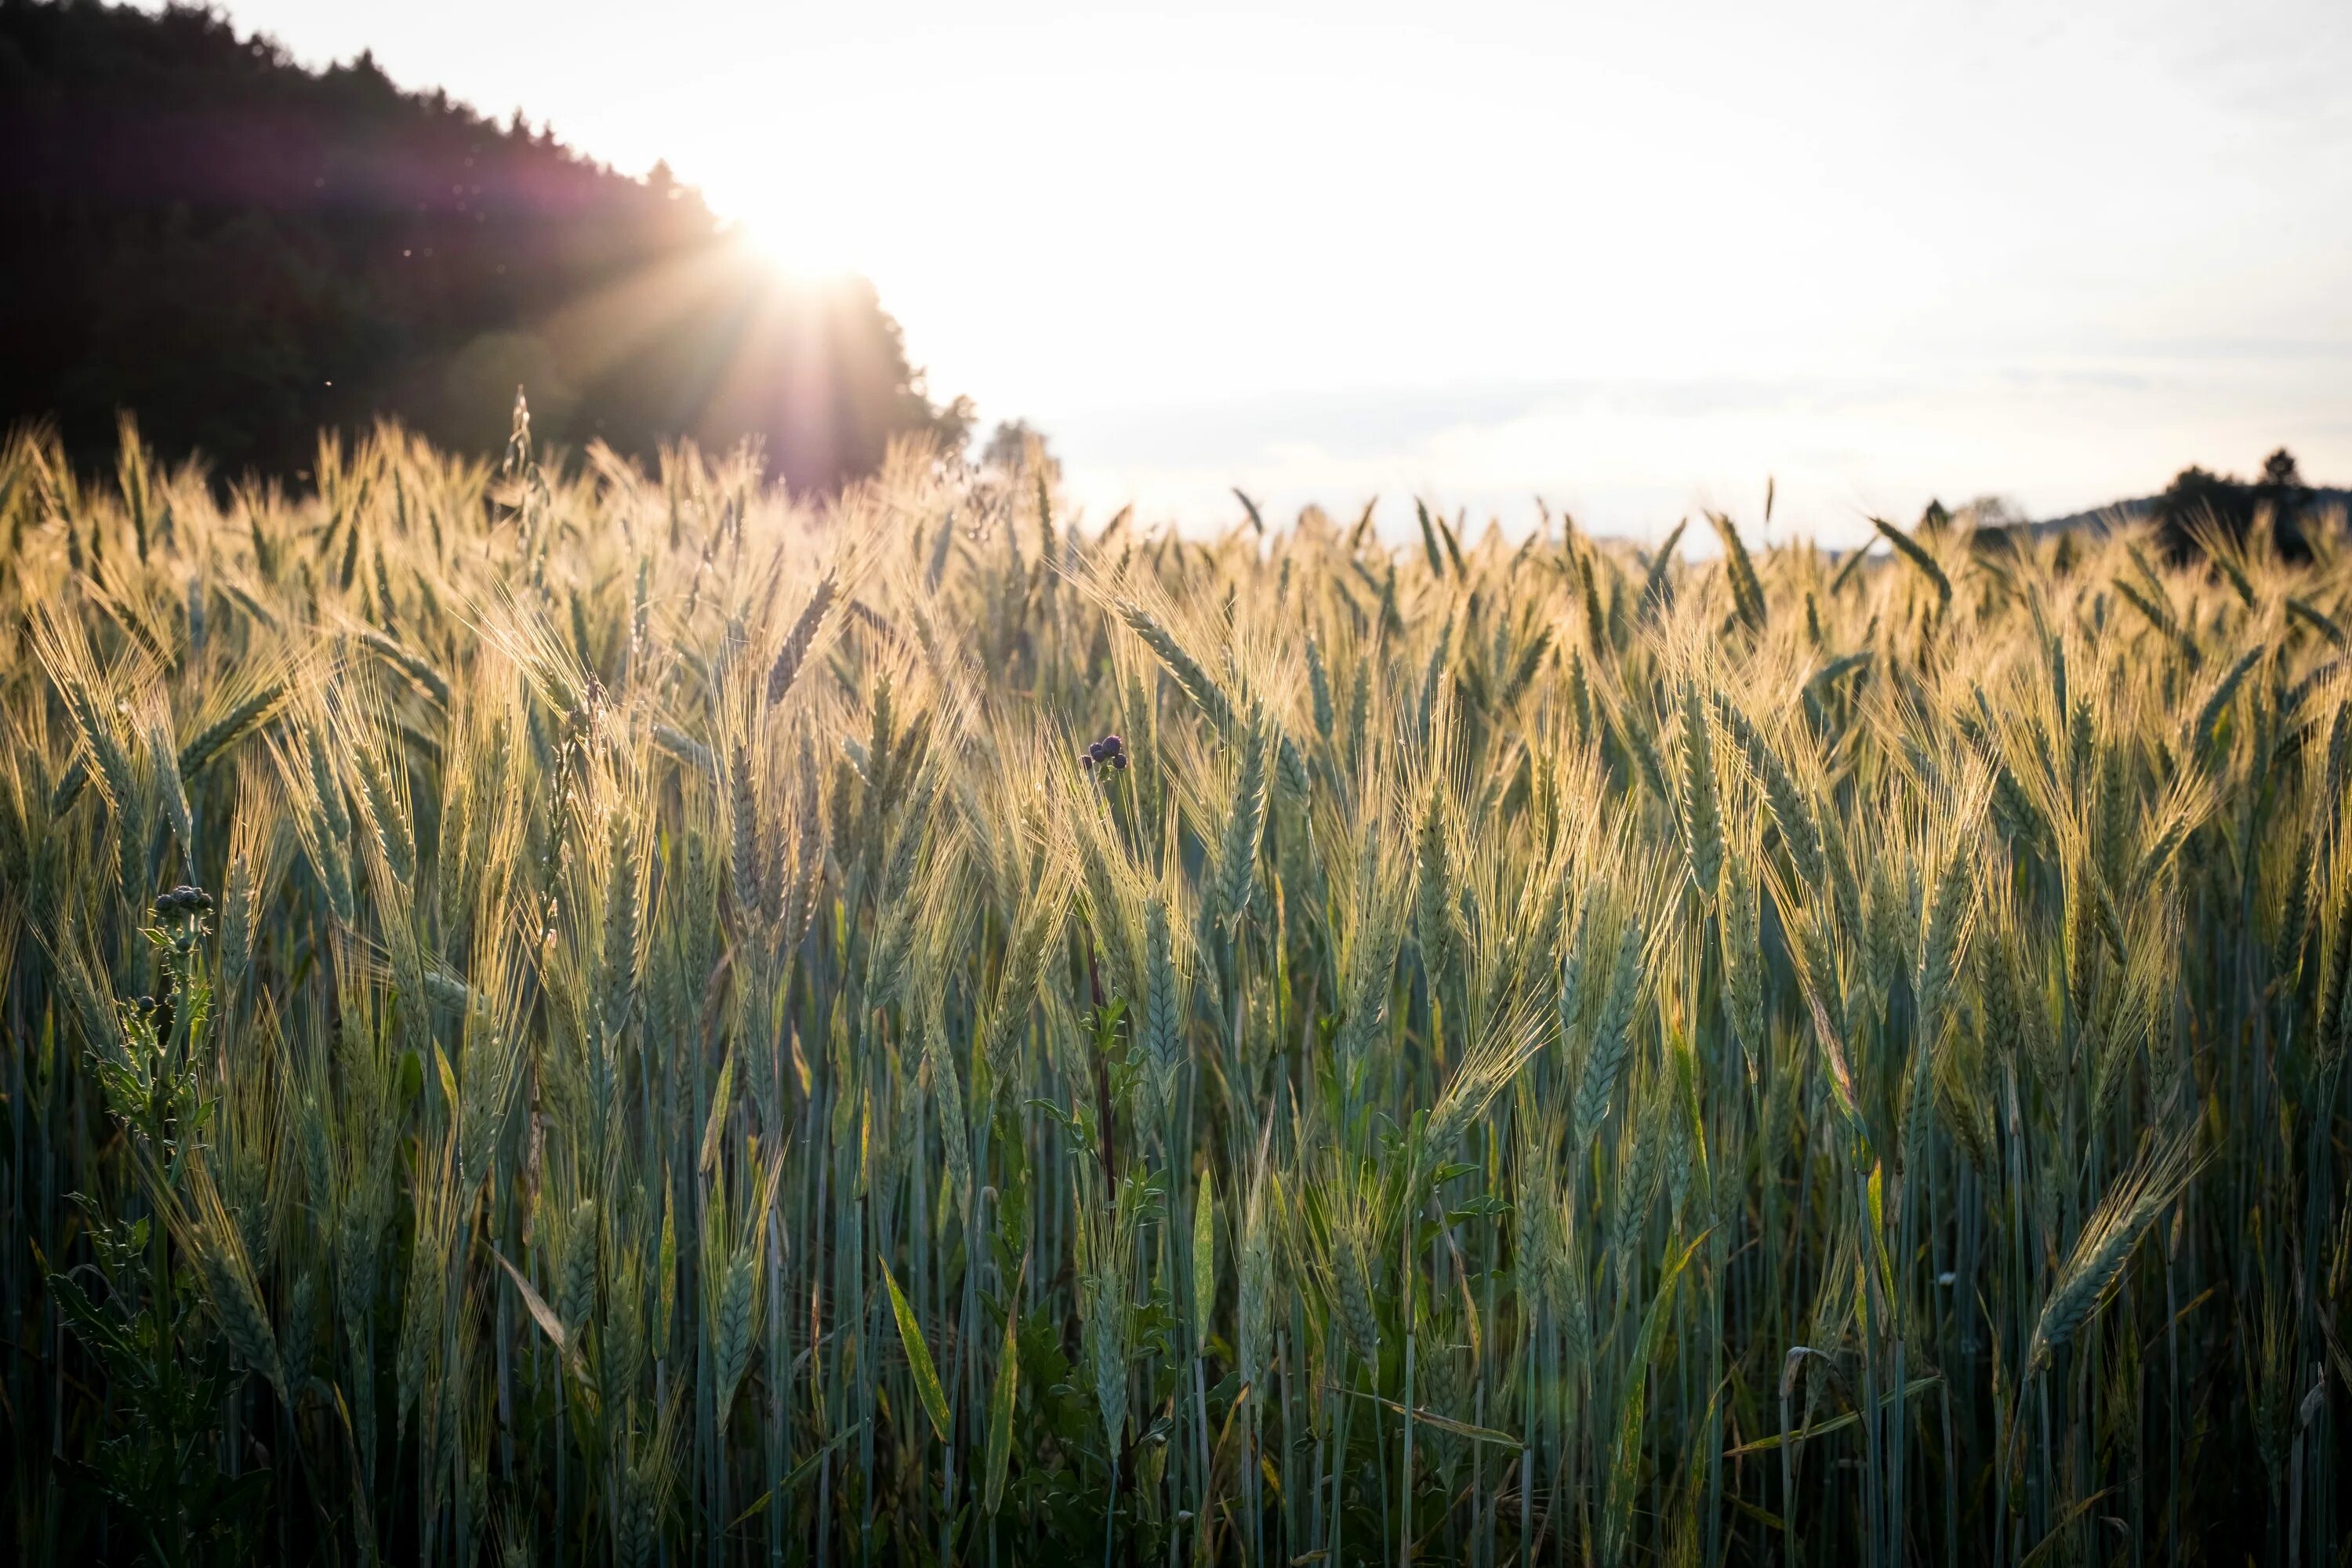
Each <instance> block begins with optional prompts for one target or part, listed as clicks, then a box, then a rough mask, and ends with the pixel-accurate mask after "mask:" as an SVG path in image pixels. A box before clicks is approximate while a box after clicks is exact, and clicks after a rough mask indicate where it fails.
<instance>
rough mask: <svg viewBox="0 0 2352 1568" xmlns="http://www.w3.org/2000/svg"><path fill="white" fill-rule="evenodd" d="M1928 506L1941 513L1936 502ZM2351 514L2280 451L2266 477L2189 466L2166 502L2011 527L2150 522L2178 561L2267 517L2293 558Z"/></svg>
mask: <svg viewBox="0 0 2352 1568" xmlns="http://www.w3.org/2000/svg"><path fill="white" fill-rule="evenodd" d="M1930 507H1931V510H1940V509H1939V508H1935V507H1934V503H1932V502H1931V503H1930ZM2347 511H2352V489H2335V488H2332V487H2327V486H2320V487H2314V486H2311V485H2308V484H2305V482H2304V479H2303V474H2302V471H2301V469H2300V468H2298V467H2297V465H2296V463H2295V460H2294V454H2293V453H2291V452H2289V451H2288V450H2287V449H2286V448H2285V447H2280V448H2278V450H2276V451H2274V452H2273V453H2272V454H2271V455H2270V456H2269V457H2267V458H2263V466H2262V469H2261V471H2260V472H2259V473H2257V474H2256V475H2255V477H2254V478H2252V479H2238V478H2236V477H2234V476H2232V475H2230V474H2217V473H2212V472H2210V471H2209V470H2207V469H2206V468H2202V467H2200V466H2198V465H2195V464H2191V465H2190V466H2189V467H2188V468H2183V469H2181V470H2180V472H2179V473H2178V474H2176V475H2174V476H2173V480H2172V483H2171V484H2169V485H2168V486H2166V487H2165V489H2164V491H2163V493H2162V494H2160V495H2152V496H2141V497H2139V498H2137V500H2119V501H2110V502H2108V503H2107V504H2106V505H2105V506H2103V507H2099V508H2097V509H2095V510H2091V511H2078V512H2073V513H2070V514H2068V515H2067V516H2064V517H2053V518H2049V519H2046V520H2045V521H2040V522H2021V523H2017V524H2014V525H2012V527H2014V528H2015V529H2017V530H2020V531H2023V532H2025V533H2028V534H2032V535H2035V536H2040V535H2045V534H2051V533H2063V532H2066V531H2070V530H2073V529H2078V528H2105V527H2106V526H2108V525H2110V524H2111V523H2116V522H2129V521H2139V520H2142V519H2146V520H2148V521H2153V522H2154V523H2155V524H2156V529H2157V534H2158V538H2159V539H2160V540H2162V542H2164V544H2165V545H2166V547H2167V548H2168V550H2170V551H2171V552H2173V553H2174V554H2176V555H2179V554H2185V553H2187V552H2189V551H2191V550H2194V549H2195V548H2197V543H2198V536H2199V534H2200V532H2201V531H2204V530H2205V529H2206V528H2208V527H2212V528H2218V529H2219V530H2221V532H2222V533H2223V534H2224V535H2228V536H2232V537H2236V536H2242V535H2243V534H2244V533H2245V531H2247V530H2248V529H2249V528H2251V527H2252V525H2253V522H2254V520H2255V519H2256V518H2257V517H2260V516H2263V515H2265V514H2267V515H2268V516H2269V517H2270V518H2271V520H2272V526H2273V537H2274V538H2275V539H2276V541H2277V542H2278V547H2279V549H2280V551H2281V552H2283V553H2284V554H2285V555H2287V556H2288V557H2290V558H2294V557H2298V556H2303V555H2306V554H2308V553H2309V545H2308V543H2307V540H2306V535H2307V532H2308V531H2309V530H2310V529H2311V528H2313V527H2315V526H2334V527H2339V528H2340V527H2341V526H2342V525H2343V520H2344V518H2345V515H2346V513H2347ZM2001 531H2008V530H2001Z"/></svg>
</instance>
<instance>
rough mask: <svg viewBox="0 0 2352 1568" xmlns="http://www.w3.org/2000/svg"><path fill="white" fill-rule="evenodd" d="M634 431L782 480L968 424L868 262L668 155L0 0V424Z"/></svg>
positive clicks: (217, 446)
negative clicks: (844, 265)
mask: <svg viewBox="0 0 2352 1568" xmlns="http://www.w3.org/2000/svg"><path fill="white" fill-rule="evenodd" d="M518 383H520V384H525V385H527V386H528V387H529V389H530V403H531V411H532V417H533V423H534V427H535V428H536V429H537V430H538V431H539V432H540V433H541V435H543V436H545V437H550V438H552V439H554V440H558V441H567V442H582V441H585V440H587V439H589V438H592V437H603V438H604V440H605V441H607V442H609V443H610V444H611V445H613V446H614V447H616V448H618V449H619V450H621V451H624V452H627V453H630V454H633V455H636V456H641V457H642V456H647V455H650V454H651V452H652V451H653V450H654V449H655V448H656V447H657V446H658V445H659V444H660V443H661V442H663V441H665V440H667V439H670V438H673V437H678V436H691V437H696V438H698V439H699V440H701V441H703V442H704V443H705V444H707V445H712V446H725V445H730V444H732V443H733V442H734V441H735V440H736V439H738V438H740V437H745V436H753V437H759V438H760V439H761V441H762V442H763V444H764V446H765V448H766V451H767V454H768V458H769V460H770V465H771V468H772V469H773V470H774V471H776V472H778V473H780V474H781V475H782V477H783V478H784V479H787V480H788V481H789V482H791V483H792V484H793V485H794V486H795V487H797V488H801V489H820V490H822V489H833V488H835V487H837V486H838V485H839V484H840V483H842V482H843V480H845V479H848V478H851V477H854V476H856V475H859V474H863V473H866V472H869V471H871V470H872V469H873V468H875V466H876V465H877V464H878V463H879V461H880V460H881V457H882V454H883V451H884V449H885V447H886V446H887V443H888V442H889V440H890V439H891V438H892V437H894V436H896V435H898V434H901V433H908V432H912V433H924V434H929V435H931V436H934V437H938V438H940V439H941V440H943V441H945V442H948V443H950V444H952V445H954V446H957V447H961V444H962V442H963V440H964V439H965V437H966V434H967V432H968V429H969V426H970V423H971V406H970V405H969V404H968V403H965V402H963V401H962V400H961V399H959V400H957V401H956V402H955V403H953V404H950V405H948V406H947V407H945V408H941V407H939V406H937V405H934V404H933V403H932V402H931V401H930V399H929V397H928V396H927V395H926V394H925V391H924V386H923V381H922V376H921V374H920V373H919V371H917V370H915V369H914V368H913V367H911V366H910V365H909V364H908V359H907V351H906V345H905V343H904V342H903V340H902V338H901V336H900V333H899V329H898V323H897V322H896V321H892V320H891V318H890V317H889V316H888V314H887V313H886V312H885V311H884V310H882V308H881V305H880V303H879V301H878V300H877V299H876V297H875V294H874V291H873V289H872V288H871V287H870V286H869V285H867V284H866V283H865V282H863V281H862V280H858V281H854V282H851V283H847V284H824V285H816V284H793V283H790V282H788V281H786V280H785V279H783V278H782V277H781V275H779V274H778V273H777V272H776V271H775V270H774V269H773V268H772V267H770V266H769V265H768V264H766V263H765V262H764V261H762V260H761V258H758V257H757V256H756V255H754V254H753V253H752V252H751V250H750V249H749V248H748V247H745V246H743V245H741V244H740V243H738V242H737V241H736V240H735V239H734V238H733V237H730V235H728V234H727V233H725V232H723V231H722V229H721V227H720V226H719V223H718V222H717V220H715V219H714V218H713V216H712V215H711V214H710V212H709V209H708V208H707V207H706V206H705V205H703V202H702V200H701V198H700V197H699V196H698V195H696V194H695V193H694V192H693V191H691V190H689V189H688V188H687V187H686V186H684V185H681V184H678V183H677V181H676V180H675V179H674V178H673V177H672V176H671V174H670V172H669V170H668V169H667V167H666V166H656V169H655V170H654V172H653V174H650V175H649V176H648V177H646V179H642V180H639V179H632V178H629V177H626V176H624V175H621V174H615V173H614V172H613V171H612V170H610V169H607V168H604V167H603V166H602V165H599V164H597V163H592V162H590V161H588V160H587V159H584V158H582V157H580V156H579V155H577V154H575V153H572V152H571V151H569V150H568V149H566V148H564V147H563V146H562V145H561V144H560V143H558V142H556V140H555V139H554V137H553V135H552V133H551V132H549V131H548V130H546V129H545V128H544V127H542V128H541V129H540V130H539V131H537V132H533V131H531V130H530V128H529V127H528V126H527V125H526V124H525V123H524V122H523V120H522V117H521V115H520V112H518V113H517V115H516V116H515V118H514V120H513V121H511V122H510V123H509V124H508V125H506V126H505V127H503V128H501V127H499V126H498V125H497V124H495V123H493V122H492V121H488V120H486V119H484V118H483V117H481V116H480V115H478V114H476V113H475V112H474V111H472V110H469V109H467V108H465V107H464V106H462V105H459V104H454V103H452V102H450V101H449V100H448V99H447V98H446V95H444V94H441V93H438V92H436V93H432V94H429V95H428V94H419V93H409V92H403V91H401V90H400V89H398V88H396V87H394V85H393V83H392V82H391V81H390V80H389V79H387V78H386V77H385V76H384V74H383V71H382V70H381V69H379V68H377V66H376V64H375V61H374V59H373V57H372V56H369V55H364V54H363V55H362V56H360V57H359V58H357V59H355V60H353V61H352V62H351V63H350V64H349V65H341V66H335V67H332V68H329V69H327V70H325V71H320V72H313V71H309V70H305V69H303V68H300V67H299V66H297V65H295V64H294V63H293V62H292V61H291V60H290V59H289V58H288V57H287V56H286V54H285V53H284V51H283V50H281V49H280V48H279V47H278V46H277V45H275V44H274V43H271V42H270V41H268V39H265V38H262V37H243V38H241V37H238V36H237V34H236V31H235V29H234V28H233V27H231V26H230V25H229V24H228V23H227V22H226V20H225V19H223V18H222V17H220V16H216V15H215V14H213V13H211V12H209V11H202V10H194V9H189V8H185V7H182V6H177V5H174V6H173V7H172V8H171V9H167V10H165V11H163V12H162V13H160V14H149V13H145V12H141V11H136V10H131V9H129V8H125V7H114V6H109V5H101V4H97V3H95V0H0V426H5V425H6V424H9V423H13V422H16V421H18V420H22V419H26V418H43V417H47V418H54V419H55V420H57V421H58V424H59V425H60V426H61V428H62V430H63V433H64V435H65V437H66V438H67V440H68V444H69V446H70V447H72V448H73V449H74V450H75V451H76V453H77V455H78V456H80V457H82V458H93V459H94V458H100V457H102V456H103V455H104V454H106V453H107V452H109V451H110V448H111V445H112V441H113V438H114V423H115V413H116V411H117V410H118V409H129V410H131V411H133V412H135V413H136V414H137V415H138V416H139V419H140V423H141V427H142V431H143V432H144V433H145V435H146V436H147V437H149V438H150V439H151V440H152V441H153V442H155V443H156V444H157V445H158V446H159V447H163V449H165V450H166V451H167V452H178V451H185V450H188V449H191V448H202V449H203V450H204V451H205V452H206V453H208V454H209V455H210V456H211V457H212V458H215V460H216V461H217V462H218V463H219V464H221V465H222V466H224V467H226V468H231V469H236V468H246V467H257V468H264V469H272V470H292V469H297V468H299V467H300V466H301V465H302V464H304V463H305V462H307V461H308V460H309V458H310V453H311V451H312V445H313V442H314V439H315V433H316V431H317V430H318V429H319V428H320V427H321V426H338V427H344V428H352V427H358V426H365V425H367V424H368V423H370V422H372V421H373V420H374V419H375V418H376V417H378V416H382V415H387V414H389V415H396V416H400V417H402V418H404V420H406V421H407V422H408V423H409V424H411V425H412V426H415V427H416V428H418V429H419V430H420V431H422V432H423V433H425V434H426V435H428V436H430V437H433V438H434V439H436V441H440V442H443V443H446V444H449V445H452V446H457V447H464V448H470V449H475V450H487V451H494V450H496V448H497V447H498V446H499V443H500V442H501V441H502V440H503V439H504V436H505V430H506V412H507V410H508V408H509V406H510V405H511V404H512V402H513V399H514V390H515V387H516V385H517V384H518Z"/></svg>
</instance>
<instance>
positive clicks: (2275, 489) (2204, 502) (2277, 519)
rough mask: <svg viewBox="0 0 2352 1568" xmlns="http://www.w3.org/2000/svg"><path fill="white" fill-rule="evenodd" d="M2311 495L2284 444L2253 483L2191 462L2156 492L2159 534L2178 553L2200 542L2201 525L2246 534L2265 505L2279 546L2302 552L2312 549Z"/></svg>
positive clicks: (2289, 551) (2235, 534)
mask: <svg viewBox="0 0 2352 1568" xmlns="http://www.w3.org/2000/svg"><path fill="white" fill-rule="evenodd" d="M2310 500H2311V491H2310V489H2309V488H2308V487H2306V486H2305V484H2304V482H2303V477H2302V475H2301V474H2300V473H2299V472H2298V471H2297V469H2296V467H2295V461H2294V454H2292V453H2290V452H2289V451H2288V450H2287V449H2286V448H2285V447H2280V448H2279V449H2278V450H2277V451H2275V452H2273V453H2272V454H2271V455H2270V456H2269V457H2268V458H2264V459H2263V474H2262V478H2261V479H2257V480H2255V481H2253V482H2252V483H2251V484H2249V483H2248V482H2247V481H2245V480H2243V479H2235V478H2232V477H2231V476H2230V475H2227V474H2216V473H2211V472H2209V471H2208V470H2206V469H2205V468H2200V467H2199V466H2197V465H2195V464H2191V465H2190V466H2189V467H2188V468H2183V469H2181V470H2180V472H2179V474H2177V475H2175V476H2174V478H2173V480H2172V483H2171V484H2170V485H2168V486H2167V487H2166V488H2165V491H2164V493H2163V494H2162V495H2160V496H2158V497H2157V498H2156V505H2155V509H2154V510H2155V516H2156V521H2157V526H2158V535H2159V537H2160V538H2161V539H2162V540H2163V542H2164V544H2165V547H2166V548H2167V549H2168V550H2169V551H2171V552H2173V553H2174V554H2176V555H2181V554H2186V553H2188V552H2190V551H2192V550H2194V549H2195V548H2196V538H2195V535H2196V533H2197V531H2199V530H2200V529H2203V528H2214V529H2219V530H2220V531H2221V533H2222V534H2223V535H2224V536H2225V537H2227V538H2231V539H2242V538H2243V537H2245V534H2246V531H2247V530H2248V529H2250V528H2252V526H2253V522H2254V519H2255V517H2256V516H2257V515H2258V514H2259V513H2261V512H2263V511H2264V510H2267V511H2268V512H2269V514H2270V518H2271V526H2272V529H2273V536H2274V537H2275V538H2276V540H2277V542H2278V547H2279V550H2280V551H2281V552H2282V553H2284V554H2285V555H2287V556H2289V557H2290V558H2299V557H2301V556H2303V555H2305V554H2307V553H2308V552H2309V546H2308V544H2307V543H2306V542H2305V538H2304V533H2303V513H2304V510H2305V507H2306V506H2307V505H2308V503H2309V501H2310Z"/></svg>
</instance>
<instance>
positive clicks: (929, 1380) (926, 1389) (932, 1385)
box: [874, 1258, 949, 1443]
mask: <svg viewBox="0 0 2352 1568" xmlns="http://www.w3.org/2000/svg"><path fill="white" fill-rule="evenodd" d="M874 1261H875V1263H876V1264H877V1265H878V1266H879V1267H880V1268H881V1270H882V1283H883V1285H884V1286H886V1287H887V1289H889V1292H890V1311H891V1314H892V1315H893V1316H895V1317H896V1318H897V1319H898V1342H899V1343H900V1344H902V1345H904V1346H906V1347H907V1365H908V1368H909V1369H910V1370H911V1371H912V1372H913V1373H914V1374H915V1392H916V1393H918V1394H921V1395H922V1396H923V1413H924V1414H925V1415H929V1417H930V1418H931V1430H932V1431H934V1432H936V1433H938V1434H939V1435H940V1442H942V1443H944V1442H946V1441H947V1440H948V1421H949V1416H948V1395H947V1390H945V1389H943V1388H941V1387H940V1373H939V1369H938V1368H937V1367H935V1366H933V1365H932V1364H931V1350H930V1347H929V1345H927V1344H925V1343H924V1342H923V1331H922V1329H921V1328H920V1327H919V1326H918V1325H917V1324H916V1322H915V1310H914V1309H913V1308H912V1307H909V1306H908V1305H907V1298H906V1297H905V1295H903V1294H902V1293H901V1292H900V1291H899V1289H898V1279H896V1278H895V1277H894V1276H893V1275H892V1274H891V1272H890V1265H889V1264H888V1263H887V1261H885V1260H884V1259H882V1258H876V1259H875V1260H874Z"/></svg>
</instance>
